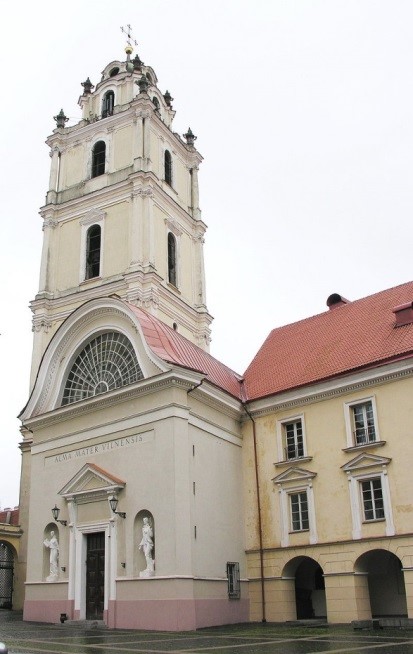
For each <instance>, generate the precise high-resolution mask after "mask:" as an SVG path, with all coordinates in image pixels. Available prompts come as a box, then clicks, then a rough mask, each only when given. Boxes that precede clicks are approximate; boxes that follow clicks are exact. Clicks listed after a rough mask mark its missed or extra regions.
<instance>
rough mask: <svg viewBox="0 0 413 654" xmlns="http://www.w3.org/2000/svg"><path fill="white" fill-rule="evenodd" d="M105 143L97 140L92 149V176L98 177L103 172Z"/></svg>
mask: <svg viewBox="0 0 413 654" xmlns="http://www.w3.org/2000/svg"><path fill="white" fill-rule="evenodd" d="M105 159H106V143H105V141H98V142H97V143H95V145H94V146H93V150H92V177H99V175H103V173H104V172H105Z"/></svg>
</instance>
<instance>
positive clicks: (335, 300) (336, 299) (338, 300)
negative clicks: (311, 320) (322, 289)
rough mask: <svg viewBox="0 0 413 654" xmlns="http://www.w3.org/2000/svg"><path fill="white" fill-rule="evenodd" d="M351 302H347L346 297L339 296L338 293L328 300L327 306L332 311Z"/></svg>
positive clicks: (330, 296)
mask: <svg viewBox="0 0 413 654" xmlns="http://www.w3.org/2000/svg"><path fill="white" fill-rule="evenodd" d="M349 302H350V300H346V298H345V297H343V296H342V295H339V294H338V293H332V294H331V295H329V296H328V298H327V302H326V304H327V306H328V308H329V309H330V311H331V309H336V308H337V307H342V306H343V305H344V304H348V303H349Z"/></svg>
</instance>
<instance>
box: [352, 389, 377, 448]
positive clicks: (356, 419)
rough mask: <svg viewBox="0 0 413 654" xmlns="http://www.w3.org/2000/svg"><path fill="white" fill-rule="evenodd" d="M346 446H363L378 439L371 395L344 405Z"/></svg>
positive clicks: (375, 415) (374, 408)
mask: <svg viewBox="0 0 413 654" xmlns="http://www.w3.org/2000/svg"><path fill="white" fill-rule="evenodd" d="M345 418H346V428H347V447H363V446H367V445H372V444H375V443H377V442H378V441H379V440H380V439H379V434H378V424H377V412H376V403H375V399H374V398H373V397H371V398H366V399H363V400H358V401H356V402H348V403H346V405H345Z"/></svg>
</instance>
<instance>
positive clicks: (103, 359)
mask: <svg viewBox="0 0 413 654" xmlns="http://www.w3.org/2000/svg"><path fill="white" fill-rule="evenodd" d="M139 379H143V374H142V370H141V369H140V366H139V363H138V360H137V358H136V354H135V351H134V349H133V347H132V344H131V342H130V341H129V340H128V339H127V338H126V336H124V335H123V334H119V333H118V332H107V333H104V334H99V335H98V336H96V337H95V338H94V339H93V340H91V341H89V343H88V344H87V345H86V346H85V347H84V348H83V350H82V351H81V352H80V353H79V354H78V356H77V357H76V360H75V361H74V363H73V364H72V367H71V369H70V371H69V373H68V375H67V378H66V382H65V385H64V391H63V397H62V406H65V405H66V404H72V403H73V402H79V401H80V400H85V399H87V398H89V397H94V396H95V395H100V394H101V393H107V392H108V391H113V390H115V389H116V388H121V387H122V386H127V385H128V384H133V383H134V382H136V381H139Z"/></svg>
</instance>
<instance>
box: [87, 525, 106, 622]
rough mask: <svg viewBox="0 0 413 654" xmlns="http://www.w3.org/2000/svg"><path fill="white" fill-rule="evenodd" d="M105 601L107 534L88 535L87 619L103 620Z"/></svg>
mask: <svg viewBox="0 0 413 654" xmlns="http://www.w3.org/2000/svg"><path fill="white" fill-rule="evenodd" d="M104 600H105V534H104V533H103V532H98V533H96V534H88V535H87V555H86V619H87V620H102V619H103V607H104Z"/></svg>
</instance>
